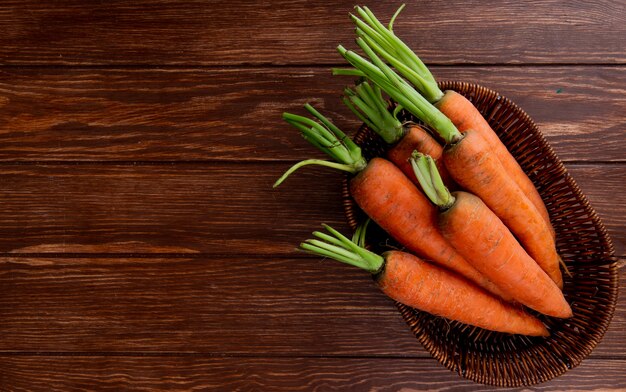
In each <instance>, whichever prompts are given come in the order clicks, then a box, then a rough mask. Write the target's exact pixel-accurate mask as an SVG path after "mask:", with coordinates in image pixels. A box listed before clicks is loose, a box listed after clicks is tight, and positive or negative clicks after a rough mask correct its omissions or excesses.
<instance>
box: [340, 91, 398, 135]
mask: <svg viewBox="0 0 626 392" xmlns="http://www.w3.org/2000/svg"><path fill="white" fill-rule="evenodd" d="M343 102H344V103H345V104H346V106H347V107H348V108H350V110H352V112H353V113H354V114H355V115H356V116H357V117H358V118H359V119H360V120H361V121H363V122H364V123H365V124H367V126H368V127H370V129H372V130H373V131H374V132H376V133H377V134H379V135H380V136H381V137H382V138H383V139H384V140H385V142H386V143H388V144H393V143H395V142H397V141H398V140H400V139H401V138H402V136H404V134H405V130H404V126H403V124H402V122H401V121H400V120H398V112H399V111H400V110H401V109H402V106H400V105H398V106H397V107H396V108H395V109H394V111H393V112H390V111H389V109H388V106H389V103H388V102H387V101H386V100H385V99H384V98H383V95H382V90H381V89H380V87H378V86H377V85H373V86H372V85H370V84H369V83H368V82H367V81H366V80H364V81H361V82H360V83H358V84H357V85H356V86H355V87H354V89H351V88H346V89H345V90H344V98H343Z"/></svg>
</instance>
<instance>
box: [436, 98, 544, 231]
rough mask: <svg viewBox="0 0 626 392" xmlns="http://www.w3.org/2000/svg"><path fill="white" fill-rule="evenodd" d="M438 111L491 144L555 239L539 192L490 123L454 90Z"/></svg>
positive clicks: (443, 99) (458, 125) (456, 124)
mask: <svg viewBox="0 0 626 392" xmlns="http://www.w3.org/2000/svg"><path fill="white" fill-rule="evenodd" d="M435 107H437V108H438V109H439V110H440V111H441V112H442V113H443V114H445V115H446V117H448V118H449V119H450V120H452V123H453V124H454V125H455V126H456V127H457V129H458V130H459V131H460V132H462V133H465V132H467V131H468V130H474V131H475V132H477V133H480V135H481V136H482V137H483V138H484V139H485V141H486V142H487V143H488V144H489V148H490V149H491V151H492V152H493V153H494V154H495V156H496V157H497V158H498V160H499V161H500V163H501V164H502V167H503V168H504V170H505V172H506V173H507V174H508V175H509V176H510V177H511V178H512V179H513V180H514V181H515V183H516V184H517V186H519V188H520V189H521V190H522V192H523V193H524V194H525V195H526V197H528V199H529V200H530V202H531V203H533V205H534V206H535V208H537V211H538V212H539V213H540V214H541V217H542V218H543V219H544V221H546V222H547V223H548V225H549V226H548V227H549V229H550V235H551V236H552V237H553V238H554V236H555V233H554V229H553V228H552V224H551V223H550V215H549V214H548V210H547V209H546V206H545V204H544V203H543V199H542V198H541V196H540V195H539V192H538V191H537V188H535V185H534V184H533V183H532V181H530V178H528V176H527V175H526V173H524V170H523V169H522V167H521V166H520V165H519V163H517V161H516V160H515V158H513V156H512V155H511V154H510V153H509V150H507V148H506V147H505V145H504V144H503V143H502V141H501V140H500V138H499V137H498V135H497V134H496V133H495V132H494V131H493V129H491V126H489V123H488V122H487V121H486V120H485V118H484V117H483V116H482V115H481V114H480V112H479V111H478V109H476V107H475V106H474V105H473V104H472V103H471V102H470V101H469V100H468V99H467V98H465V97H464V96H462V95H461V94H459V93H457V92H455V91H451V90H448V91H446V92H444V95H443V98H441V99H440V100H439V101H438V102H437V103H435Z"/></svg>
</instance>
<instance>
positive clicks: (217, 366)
mask: <svg viewBox="0 0 626 392" xmlns="http://www.w3.org/2000/svg"><path fill="white" fill-rule="evenodd" d="M625 366H626V361H622V360H593V361H586V362H584V363H583V364H582V365H581V366H579V367H577V368H575V369H573V370H570V371H568V372H567V373H565V374H564V375H562V376H560V377H557V378H555V379H553V380H550V381H548V382H546V383H543V384H539V385H535V386H533V387H532V390H533V391H565V390H567V391H589V392H591V391H597V392H600V391H602V392H609V391H616V392H617V391H623V390H624V389H625V388H626V376H625V373H624V371H623V370H624V367H625ZM598 375H602V376H601V377H599V376H598ZM0 381H2V384H3V386H4V387H6V388H7V389H8V390H12V391H22V390H24V391H26V390H29V391H30V390H46V391H63V392H65V391H92V390H93V388H94V387H97V389H98V390H99V391H119V390H150V391H190V390H224V391H276V392H280V391H290V392H291V391H320V392H322V391H337V390H341V391H345V390H358V391H409V390H410V391H413V390H415V391H422V390H428V391H438V392H453V391H454V392H464V391H472V392H473V391H480V392H487V391H499V390H501V389H499V388H496V387H491V386H484V385H480V384H476V383H474V382H471V381H468V380H465V379H463V378H461V377H459V376H458V375H457V374H455V373H453V372H451V371H449V370H447V369H446V368H444V367H443V366H441V365H439V364H438V363H436V362H435V361H434V360H432V359H426V358H424V359H417V360H416V359H403V358H394V359H381V358H363V359H361V358H197V357H171V356H168V357H157V358H153V357H47V356H45V357H42V356H26V357H22V356H20V357H2V358H0ZM507 390H509V391H513V392H521V391H528V390H529V389H528V388H511V389H507Z"/></svg>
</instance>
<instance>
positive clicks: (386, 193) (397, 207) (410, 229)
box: [350, 158, 512, 300]
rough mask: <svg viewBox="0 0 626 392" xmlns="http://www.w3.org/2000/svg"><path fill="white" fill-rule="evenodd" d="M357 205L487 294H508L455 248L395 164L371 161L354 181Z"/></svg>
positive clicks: (410, 245)
mask: <svg viewBox="0 0 626 392" xmlns="http://www.w3.org/2000/svg"><path fill="white" fill-rule="evenodd" d="M350 194H351V195H352V197H353V198H354V201H356V203H357V204H358V205H359V207H361V209H362V210H363V211H365V213H366V214H367V216H369V217H370V218H371V219H372V220H373V221H374V222H376V223H377V224H378V225H379V226H380V227H382V228H383V229H384V230H385V231H386V232H387V233H389V235H391V236H392V237H393V238H395V239H396V241H398V242H399V243H401V244H402V245H404V246H405V247H406V248H407V249H409V250H410V251H412V252H415V253H416V254H418V255H420V256H422V257H424V258H426V259H428V260H432V261H433V262H435V263H437V264H439V265H441V266H443V267H446V268H448V269H450V270H452V271H455V272H457V273H459V274H461V275H463V276H465V277H466V278H468V279H470V280H472V281H473V282H475V283H476V284H478V285H479V286H481V287H483V288H485V289H486V290H488V291H490V292H492V293H495V294H496V295H498V296H500V297H502V298H504V299H507V300H509V299H511V298H512V297H511V296H510V295H509V294H504V293H503V292H502V290H499V289H498V288H497V287H495V285H494V284H493V283H492V282H490V281H489V280H488V279H485V276H484V274H481V273H479V272H478V271H477V270H476V268H474V267H472V266H471V265H470V264H469V263H468V262H467V261H466V260H464V259H463V257H461V255H460V254H459V253H458V252H457V251H456V250H455V249H454V248H453V247H452V246H450V243H449V242H448V241H447V240H446V239H445V238H444V237H443V236H442V235H441V233H440V231H439V230H438V228H437V223H436V215H437V211H436V209H435V207H434V206H433V205H432V204H431V203H430V202H429V201H428V199H427V198H426V197H425V196H424V195H423V194H422V193H421V192H420V191H419V190H418V189H417V188H416V187H415V186H414V185H413V184H412V183H411V182H410V180H409V179H408V178H407V177H406V176H405V175H404V174H403V173H402V172H401V171H400V170H399V169H398V168H397V167H396V166H395V165H393V164H392V163H391V162H389V161H387V160H385V159H383V158H374V159H372V160H370V162H369V164H368V165H367V167H365V169H363V170H362V171H361V172H359V173H358V174H357V175H356V176H355V177H353V178H352V179H351V180H350Z"/></svg>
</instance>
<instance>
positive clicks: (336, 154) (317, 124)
mask: <svg viewBox="0 0 626 392" xmlns="http://www.w3.org/2000/svg"><path fill="white" fill-rule="evenodd" d="M304 107H305V109H306V110H307V111H308V112H309V113H311V114H312V115H313V117H314V118H315V119H316V120H313V119H310V118H308V117H304V116H299V115H297V114H291V113H283V119H284V120H285V121H287V122H288V123H289V124H291V125H293V126H294V127H295V128H296V129H298V130H299V131H300V133H301V134H302V136H303V137H304V138H305V139H306V140H307V141H308V142H309V143H311V144H312V145H313V146H315V147H317V148H318V149H319V150H320V151H323V152H324V153H326V154H327V155H328V156H330V157H331V158H332V159H333V160H334V161H335V162H332V161H324V160H321V159H307V160H304V161H301V162H298V163H296V164H295V165H293V166H292V167H291V168H289V170H287V171H286V172H285V174H283V175H282V176H281V177H280V178H279V179H278V180H277V181H276V182H275V183H274V188H276V187H277V186H279V185H280V184H281V183H282V182H283V181H285V179H287V177H289V176H290V175H291V173H293V172H295V171H296V170H298V169H299V168H301V167H303V166H307V165H319V166H325V167H330V168H333V169H338V170H342V171H346V172H348V173H357V172H359V171H361V170H363V169H364V168H365V166H366V165H367V162H366V161H365V159H364V158H363V156H362V154H361V148H360V147H359V146H357V145H356V143H354V142H353V141H352V139H350V138H349V137H348V136H347V135H346V134H345V133H343V132H342V131H341V130H340V129H339V128H337V126H336V125H335V124H333V123H332V122H331V121H330V120H329V119H328V118H326V117H324V116H323V115H322V114H321V113H320V112H318V111H317V110H315V108H313V106H311V105H309V104H306V105H304Z"/></svg>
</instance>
